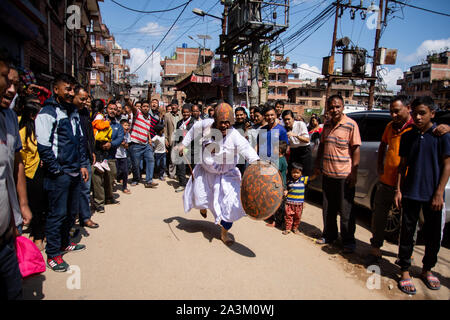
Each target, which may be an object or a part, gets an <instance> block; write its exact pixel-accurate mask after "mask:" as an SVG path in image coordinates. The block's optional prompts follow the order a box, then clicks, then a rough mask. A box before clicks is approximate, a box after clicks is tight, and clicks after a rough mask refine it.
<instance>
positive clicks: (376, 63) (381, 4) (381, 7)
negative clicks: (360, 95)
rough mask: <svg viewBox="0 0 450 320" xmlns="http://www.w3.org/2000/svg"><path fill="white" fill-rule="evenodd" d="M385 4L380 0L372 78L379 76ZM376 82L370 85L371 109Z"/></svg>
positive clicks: (371, 107) (370, 107)
mask: <svg viewBox="0 0 450 320" xmlns="http://www.w3.org/2000/svg"><path fill="white" fill-rule="evenodd" d="M383 4H384V0H380V11H379V12H378V19H377V31H376V33H375V45H374V48H373V50H374V54H373V64H372V78H374V77H376V76H377V67H378V61H377V60H378V43H379V42H380V35H381V17H382V16H383ZM375 82H376V80H371V81H370V87H369V105H368V106H367V108H368V109H369V110H372V109H373V103H374V100H375V99H374V96H375Z"/></svg>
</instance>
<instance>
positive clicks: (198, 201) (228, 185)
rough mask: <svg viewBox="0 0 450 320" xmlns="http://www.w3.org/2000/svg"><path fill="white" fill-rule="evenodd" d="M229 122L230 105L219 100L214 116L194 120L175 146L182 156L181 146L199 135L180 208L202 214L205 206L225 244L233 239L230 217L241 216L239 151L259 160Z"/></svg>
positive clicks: (231, 112)
mask: <svg viewBox="0 0 450 320" xmlns="http://www.w3.org/2000/svg"><path fill="white" fill-rule="evenodd" d="M233 123H234V113H233V108H232V107H231V106H230V105H229V104H227V103H221V104H219V105H218V106H217V107H216V110H215V112H214V119H204V120H202V121H198V122H196V123H195V124H194V126H193V127H192V128H191V129H190V130H189V131H188V133H187V134H186V136H185V137H184V139H183V141H182V142H181V144H180V145H179V147H178V152H179V155H180V156H182V155H183V150H184V149H185V148H187V147H188V146H190V144H191V142H192V141H193V140H194V138H196V136H197V135H201V137H200V143H201V149H202V152H201V162H200V163H198V164H197V165H196V166H195V168H194V170H193V173H192V176H191V177H190V179H189V181H188V183H187V185H186V189H185V190H184V194H183V205H184V211H185V212H186V213H187V212H189V211H190V210H191V209H193V208H195V209H200V213H201V214H202V216H203V217H205V218H206V209H209V210H210V211H211V212H212V214H213V215H214V217H215V223H216V224H219V223H220V224H221V226H222V228H221V229H222V231H221V239H222V241H223V242H224V243H225V244H227V245H231V244H232V243H233V240H232V239H231V238H230V236H229V235H228V230H229V229H230V228H231V226H232V224H233V222H234V221H236V220H238V219H240V218H242V217H243V216H245V213H244V209H243V208H242V204H241V173H240V172H239V169H238V168H237V167H236V164H237V163H238V159H239V154H240V155H242V156H243V157H244V158H245V159H246V160H247V161H248V162H250V163H253V162H255V161H257V160H259V156H258V154H257V153H256V151H255V150H254V149H253V148H252V147H251V145H250V144H249V142H248V141H247V140H246V139H245V138H244V137H243V136H242V135H241V134H240V133H239V132H238V131H237V130H236V129H234V128H233V127H232V125H233ZM214 129H215V130H214Z"/></svg>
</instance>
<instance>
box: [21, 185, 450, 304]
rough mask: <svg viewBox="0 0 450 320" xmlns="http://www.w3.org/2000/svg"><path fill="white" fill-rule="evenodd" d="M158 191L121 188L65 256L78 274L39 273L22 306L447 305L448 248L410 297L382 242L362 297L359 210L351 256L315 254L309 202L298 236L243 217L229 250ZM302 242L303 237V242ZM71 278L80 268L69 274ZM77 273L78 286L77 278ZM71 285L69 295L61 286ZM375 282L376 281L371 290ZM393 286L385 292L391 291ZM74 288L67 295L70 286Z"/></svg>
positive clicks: (177, 198)
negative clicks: (86, 302)
mask: <svg viewBox="0 0 450 320" xmlns="http://www.w3.org/2000/svg"><path fill="white" fill-rule="evenodd" d="M158 182H159V183H160V186H159V188H158V189H145V188H144V187H143V185H142V184H140V185H138V186H136V187H133V188H132V189H131V191H132V194H131V195H124V194H122V193H121V192H120V191H119V192H118V193H117V195H119V194H120V197H119V198H118V199H119V200H120V202H121V203H120V204H119V205H111V206H107V207H106V213H104V214H96V215H94V217H93V220H94V221H96V222H98V223H99V224H100V228H99V229H94V230H93V229H86V230H82V232H81V234H82V235H81V237H82V238H81V243H83V244H86V245H87V250H85V251H82V252H79V253H70V254H67V255H65V256H64V258H65V259H66V261H67V262H68V263H69V264H71V265H75V266H78V267H79V272H74V273H72V274H69V273H56V272H52V271H50V270H49V269H47V271H46V272H45V273H43V274H42V275H39V276H35V277H33V278H30V279H27V280H25V282H24V295H25V298H26V299H182V300H189V299H252V300H253V299H255V300H256V299H445V300H448V299H449V298H450V279H449V274H450V272H449V271H450V270H449V266H450V250H449V249H448V248H441V251H440V253H439V262H438V266H437V268H436V271H437V275H438V277H439V279H440V280H441V283H442V288H441V290H439V291H437V292H436V291H431V290H428V289H427V288H426V286H425V285H424V283H423V282H422V281H421V280H420V279H417V278H415V279H414V283H415V285H416V286H417V291H418V293H417V295H416V296H414V297H408V296H407V295H405V294H403V293H401V292H400V291H399V290H398V289H397V284H396V272H397V271H398V267H397V266H395V265H394V264H393V263H394V261H395V259H396V258H395V256H396V253H397V246H395V245H393V244H387V245H386V246H385V247H384V253H385V254H386V255H387V258H386V259H385V260H383V262H382V264H381V267H382V278H381V281H380V282H379V283H380V286H379V287H380V288H379V289H373V290H370V289H368V288H367V286H366V282H367V280H368V278H369V276H370V274H369V273H367V272H366V269H365V267H364V266H363V265H362V261H363V255H364V254H365V253H366V252H367V250H368V247H369V246H368V243H369V238H370V232H369V231H368V229H367V227H368V221H369V220H370V218H369V215H368V213H367V212H366V211H364V210H360V211H361V212H360V214H359V218H358V225H357V230H356V237H357V239H358V243H357V245H358V249H357V252H356V253H355V254H351V255H342V254H341V253H340V248H339V247H328V246H325V247H320V246H318V245H316V244H315V243H314V242H313V241H312V238H310V237H309V236H314V235H316V234H318V232H320V229H321V228H322V217H321V209H320V206H319V204H318V202H317V199H316V198H318V195H317V194H316V195H315V196H314V197H313V200H314V201H313V202H308V204H307V206H306V210H305V212H304V215H303V219H302V224H301V230H302V231H303V232H305V233H306V235H300V236H298V235H294V234H290V235H287V236H284V235H282V234H281V231H280V230H278V229H272V228H268V227H266V226H265V223H264V222H261V221H255V220H251V219H249V218H243V219H241V220H239V221H238V222H237V223H235V224H234V226H233V228H232V229H231V234H232V235H233V236H234V237H235V240H236V243H235V244H234V245H232V246H231V247H226V246H225V245H224V244H223V243H222V242H221V241H220V239H219V237H220V228H219V226H217V225H215V224H214V223H213V218H212V215H211V213H208V218H207V219H203V218H202V217H201V216H200V214H199V213H198V211H191V212H190V213H189V214H185V213H184V212H183V207H182V201H181V197H182V194H181V193H178V194H177V193H175V192H174V191H173V188H174V186H176V183H175V182H174V181H173V180H168V181H166V182H160V181H158ZM308 235H309V236H308ZM423 251H424V247H423V245H419V246H418V247H416V249H415V252H414V265H416V267H414V269H413V273H412V275H413V276H414V277H417V276H418V273H419V272H420V267H417V265H419V266H420V265H421V264H420V262H421V258H422V255H423ZM75 270H76V271H78V269H76V268H75ZM77 275H79V276H80V278H79V279H80V283H79V284H80V286H79V289H77V288H73V287H74V286H75V287H76V281H75V280H74V279H75V276H77ZM68 282H69V288H68V286H67V283H68ZM375 284H376V283H375ZM390 285H391V288H392V289H390V288H389V286H390ZM70 288H72V289H70Z"/></svg>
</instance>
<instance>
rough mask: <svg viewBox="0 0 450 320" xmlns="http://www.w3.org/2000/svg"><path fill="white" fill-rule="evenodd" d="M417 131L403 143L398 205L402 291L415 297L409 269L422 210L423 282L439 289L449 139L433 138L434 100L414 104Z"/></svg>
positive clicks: (424, 98)
mask: <svg viewBox="0 0 450 320" xmlns="http://www.w3.org/2000/svg"><path fill="white" fill-rule="evenodd" d="M411 109H412V117H413V120H414V123H415V128H413V129H412V130H411V131H409V132H406V133H405V134H404V135H403V136H402V139H401V142H400V151H399V155H400V157H401V162H400V166H399V169H398V172H399V178H398V182H397V191H396V195H395V198H394V199H395V203H396V205H397V207H403V216H402V229H401V235H400V245H399V254H398V257H399V262H398V264H399V265H400V268H401V278H402V279H401V280H400V281H399V284H398V286H399V289H400V290H401V291H402V292H404V293H406V294H415V293H416V288H415V286H414V284H413V283H412V281H411V276H410V274H409V268H410V266H411V255H412V253H413V249H414V240H413V238H414V233H415V230H416V225H417V221H418V219H419V214H420V210H422V212H423V216H424V225H423V229H422V230H423V233H424V238H425V255H424V258H423V260H422V263H423V268H422V273H421V278H422V280H423V281H424V282H425V284H426V285H427V287H428V288H429V289H431V290H438V289H439V288H440V282H439V279H438V278H436V277H435V276H434V275H433V274H432V273H431V269H432V268H433V267H434V266H435V265H436V262H437V255H438V252H439V249H440V243H441V223H442V208H443V205H444V190H445V185H446V184H447V181H448V178H449V175H450V135H449V134H448V133H447V134H444V135H443V136H439V137H438V136H435V135H433V133H432V132H433V130H434V129H435V127H436V126H435V125H434V124H433V122H432V119H433V118H434V115H435V111H436V106H435V104H434V102H433V99H432V98H431V97H421V98H417V99H415V100H414V101H413V102H412V104H411Z"/></svg>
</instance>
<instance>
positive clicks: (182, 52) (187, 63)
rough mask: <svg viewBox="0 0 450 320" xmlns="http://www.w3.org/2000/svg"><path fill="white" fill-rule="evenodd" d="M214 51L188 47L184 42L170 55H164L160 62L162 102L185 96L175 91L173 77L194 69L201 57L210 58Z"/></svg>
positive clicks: (179, 99) (180, 98)
mask: <svg viewBox="0 0 450 320" xmlns="http://www.w3.org/2000/svg"><path fill="white" fill-rule="evenodd" d="M213 56H214V53H213V52H212V51H211V50H210V49H201V48H188V47H187V46H186V45H185V44H183V46H182V47H177V48H176V49H175V53H174V54H173V55H172V57H170V58H169V57H165V58H164V60H162V61H161V62H160V64H161V67H162V69H163V70H162V71H161V99H162V102H163V103H164V104H168V103H170V102H171V101H172V99H173V98H176V99H178V102H179V103H180V104H181V101H182V100H184V99H185V98H186V94H185V93H183V92H182V91H176V85H175V82H176V81H175V79H176V78H177V77H178V76H180V75H183V74H188V73H191V72H192V71H194V70H195V69H196V68H197V67H198V66H200V65H201V64H202V63H203V58H204V57H206V59H205V60H206V61H207V60H209V59H211V57H213Z"/></svg>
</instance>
